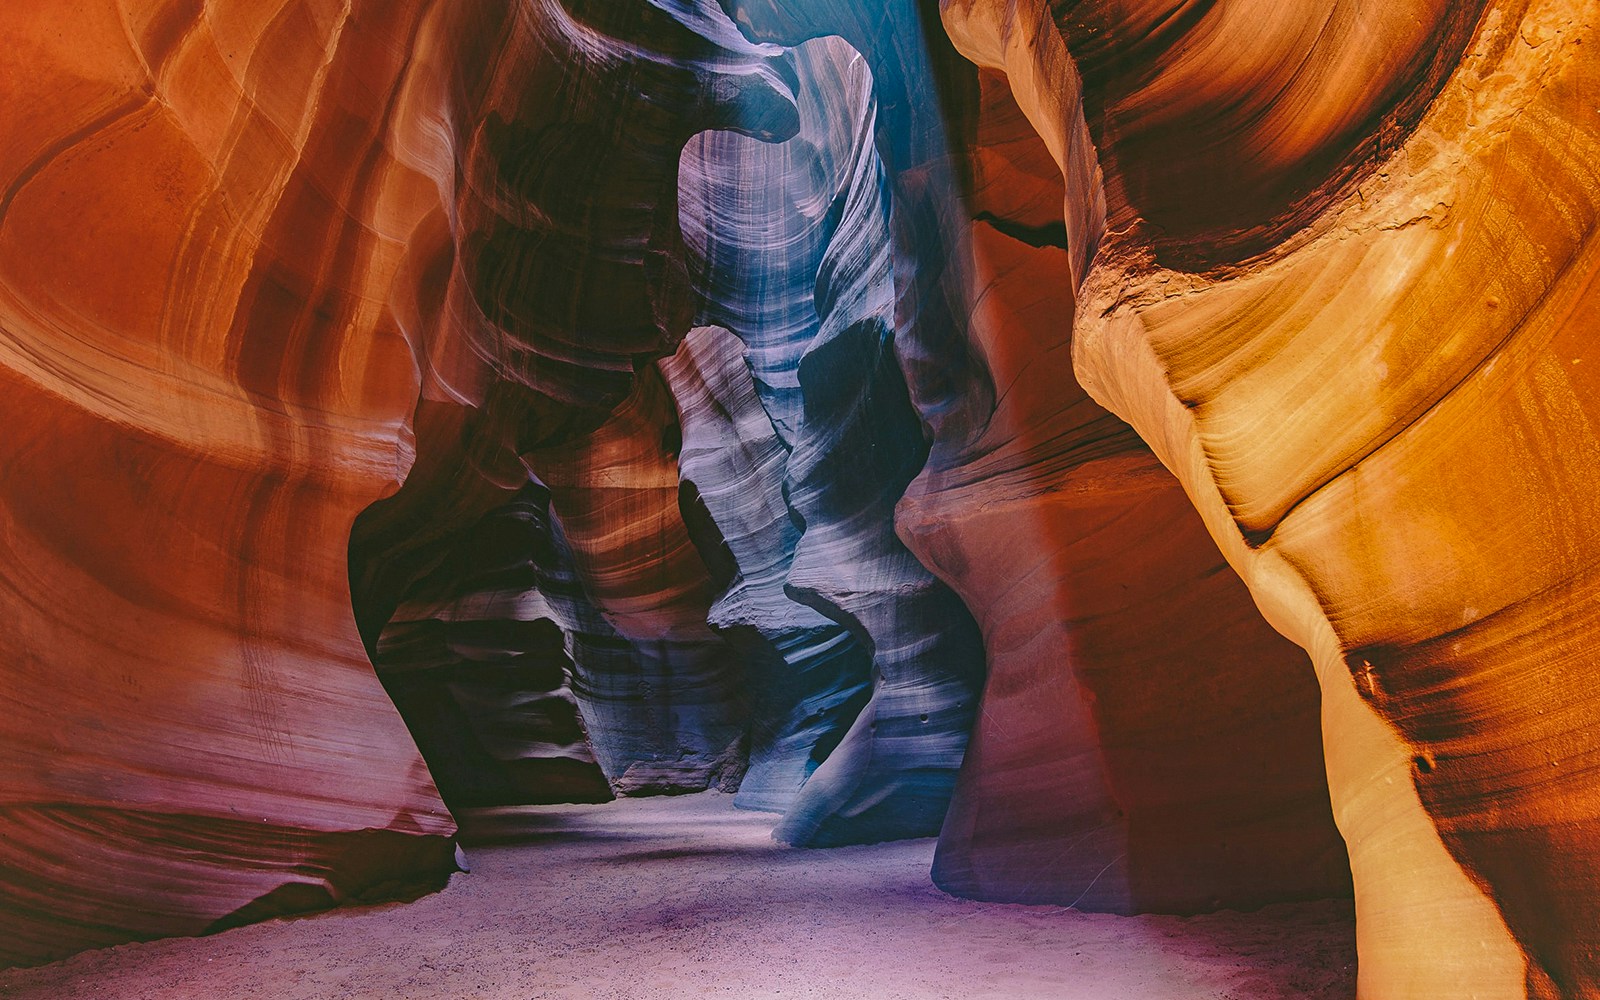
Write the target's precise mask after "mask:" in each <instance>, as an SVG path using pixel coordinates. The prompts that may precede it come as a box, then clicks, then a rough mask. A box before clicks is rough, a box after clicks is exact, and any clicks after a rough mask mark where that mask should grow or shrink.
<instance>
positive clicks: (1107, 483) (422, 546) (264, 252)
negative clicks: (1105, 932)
mask: <svg viewBox="0 0 1600 1000" xmlns="http://www.w3.org/2000/svg"><path fill="white" fill-rule="evenodd" d="M934 7H935V5H933V4H930V3H921V2H918V0H883V2H879V3H872V4H862V3H855V2H847V0H813V2H806V3H787V2H778V0H721V2H719V0H521V2H512V0H456V2H448V3H447V2H444V0H388V2H384V3H377V2H370V0H348V2H328V0H298V2H292V3H291V2H287V0H285V2H281V3H278V2H267V3H258V2H251V3H246V2H243V0H209V2H206V0H195V2H177V0H91V2H88V3H83V4H68V3H65V2H61V0H47V2H43V3H36V4H11V5H9V6H7V7H5V8H4V9H3V10H0V38H4V40H5V41H6V43H7V50H8V54H7V63H6V65H5V66H4V67H0V97H3V98H4V99H5V100H4V102H3V104H0V107H3V110H0V423H3V425H4V426H5V427H6V429H7V431H8V433H7V434H6V435H5V436H4V438H3V440H0V616H3V617H4V619H5V623H6V628H5V629H3V630H0V695H3V697H4V699H5V701H6V704H7V705H8V706H10V710H8V711H7V712H6V713H5V717H4V719H3V720H0V757H3V759H4V762H5V767H4V768H3V769H0V931H3V932H4V937H3V939H0V961H3V962H7V963H12V962H35V961H43V960H48V959H50V958H52V957H56V956H59V955H62V954H65V953H68V952H70V951H73V950H76V949H80V948H84V947H91V946H95V945H100V944H107V943H113V942H116V941H121V940H128V939H131V938H138V937H149V936H156V935H162V934H180V933H197V932H202V931H205V930H207V929H211V928H217V927H223V926H228V925H231V924H235V923H239V922H242V921H247V920H251V919H258V918H261V917H263V916H267V915H270V914H272V913H275V912H284V911H291V910H304V909H310V908H315V907H317V906H325V905H329V904H331V903H334V902H338V901H341V900H345V899H359V898H364V897H365V896H367V895H369V894H371V893H374V892H377V891H383V892H388V893H391V894H392V893H396V892H400V893H403V892H407V891H416V890H418V889H423V888H427V887H429V886H436V885H438V884H440V883H441V882H442V881H443V879H444V878H445V876H446V875H447V874H448V873H449V872H450V871H451V870H452V869H453V867H454V860H453V852H452V843H451V841H452V838H453V836H454V833H455V827H454V823H453V821H452V819H451V816H450V814H449V812H448V810H447V803H448V805H449V807H451V808H458V807H462V806H472V805H485V804H503V803H510V802H527V801H536V800H541V799H549V798H575V797H586V798H604V797H605V796H607V795H610V794H613V793H621V794H633V793H648V792H670V791H681V790H688V789H698V788H704V787H707V786H708V785H720V786H721V787H725V788H732V787H734V786H735V785H739V786H740V792H739V794H740V803H741V804H743V805H748V806H754V807H757V808H767V809H776V810H782V811H783V812H784V817H783V819H782V822H781V823H780V826H779V835H780V836H781V837H783V838H784V839H786V840H788V841H790V842H792V843H795V844H801V845H813V846H824V845H831V844H839V843H848V842H854V841H861V840H870V839H876V838H881V837H892V836H907V835H924V834H932V833H934V832H937V831H942V832H941V841H940V848H939V853H938V860H937V862H936V866H935V872H934V875H935V877H936V879H937V880H938V881H939V882H940V884H942V885H944V886H946V887H948V888H950V889H951V890H952V891H957V892H961V893H966V894H971V895H978V896H983V897H986V898H995V899H1017V900H1026V901H1036V902H1037V901H1047V902H1055V903H1068V904H1075V905H1079V906H1081V907H1084V908H1094V909H1105V910H1115V911H1124V912H1125V911H1130V910H1148V909H1161V910H1171V911H1177V912H1192V911H1196V910H1200V909H1206V908H1211V907H1216V906H1230V905H1231V906H1251V905H1259V904H1260V903H1262V902H1265V901H1267V900H1270V899H1277V898H1286V897H1295V896H1304V895H1316V894H1325V893H1330V892H1339V891H1345V890H1346V888H1347V878H1348V877H1349V876H1351V875H1353V878H1354V890H1355V893H1356V899H1357V909H1358V919H1359V936H1360V948H1361V973H1360V975H1361V990H1362V995H1363V996H1364V997H1366V998H1369V1000H1376V998H1386V1000H1387V998H1406V1000H1410V998H1416V1000H1421V998H1428V1000H1433V998H1455V997H1466V996H1470V995H1486V996H1494V997H1520V996H1527V997H1535V998H1539V1000H1544V998H1552V997H1560V998H1569V997H1593V996H1600V936H1597V935H1600V909H1597V907H1600V903H1597V902H1596V900H1600V860H1597V859H1600V779H1597V778H1596V775H1597V774H1600V770H1597V767H1596V761H1597V759H1600V736H1597V735H1596V734H1597V733H1600V701H1597V697H1596V694H1595V685H1594V683H1593V677H1594V664H1593V659H1594V657H1593V652H1592V651H1593V649H1594V648H1595V645H1596V641H1597V639H1600V618H1597V616H1596V614H1595V612H1594V604H1595V600H1596V597H1597V595H1600V588H1597V585H1596V580H1597V579H1600V576H1597V570H1596V565H1597V563H1596V559H1597V554H1600V537H1597V535H1596V532H1597V531H1600V528H1597V527H1596V526H1597V525H1600V474H1597V473H1596V469H1597V468H1600V434H1597V432H1596V431H1595V429H1594V426H1595V422H1596V421H1597V420H1600V413H1597V412H1596V403H1595V400H1596V399H1600V393H1597V390H1600V386H1597V385H1595V384H1594V382H1595V380H1596V379H1600V375H1597V374H1595V371H1596V367H1597V366H1600V358H1597V357H1595V356H1594V355H1595V350H1594V348H1593V341H1594V332H1595V326H1596V322H1597V319H1596V317H1597V316H1600V294H1597V293H1596V291H1595V288H1596V281H1595V279H1596V274H1597V273H1600V264H1597V259H1600V258H1597V254H1600V249H1597V248H1596V240H1595V231H1596V218H1597V214H1600V170H1597V167H1596V164H1600V117H1597V114H1600V112H1597V111H1596V109H1600V67H1597V65H1596V62H1597V60H1600V52H1597V47H1600V25H1597V18H1600V7H1597V5H1596V3H1595V2H1594V0H1517V2H1511V0H1504V2H1502V0H1471V2H1459V3H1446V2H1441V0H1407V2H1398V3H1388V4H1376V3H1368V4H1357V3H1353V2H1344V0H1329V2H1327V3H1316V4H1313V3H1287V4H1286V3H1281V2H1267V0H1236V2H1229V3H1210V2H1200V3H1187V2H1185V3H1179V2H1161V0H1057V2H1052V3H1046V2H1044V0H943V2H942V3H940V4H938V5H937V7H938V17H937V18H935V16H934ZM1219 550H1220V551H1219ZM1230 567H1231V569H1230ZM1257 608H1259V610H1260V612H1261V613H1260V614H1258V613H1257V610H1256V609H1257ZM1263 616H1264V619H1265V621H1263ZM1267 622H1270V624H1271V626H1272V629H1275V630H1276V633H1281V636H1280V635H1279V634H1275V633H1274V631H1272V630H1270V629H1269V628H1268V627H1267V625H1266V623H1267ZM1282 637H1287V638H1288V639H1289V640H1292V641H1293V643H1294V644H1297V646H1298V648H1296V646H1295V645H1291V644H1289V643H1288V642H1286V641H1285V640H1284V638H1282ZM1307 653H1309V655H1310V658H1311V666H1312V669H1311V670H1307V669H1306V662H1305V655H1306V654H1307ZM374 666H376V669H374ZM1313 679H1314V681H1315V684H1316V686H1315V687H1313ZM397 708H398V711H397ZM1319 729H1320V732H1321V735H1322V740H1321V745H1320V747H1319V746H1318V743H1317V739H1316V734H1317V733H1318V731H1319ZM969 736H970V752H967V751H968V744H969ZM747 768H748V770H746V769H747ZM1324 769H1325V771H1324ZM1324 773H1325V775H1326V779H1327V780H1326V782H1325V781H1324ZM741 782H742V784H741ZM441 793H442V795H441ZM947 807H948V808H947ZM1335 821H1336V822H1337V832H1338V833H1341V834H1342V835H1343V842H1344V844H1345V845H1347V846H1348V848H1349V853H1348V870H1347V868H1346V856H1345V854H1344V852H1343V850H1342V849H1341V844H1340V841H1339V839H1338V838H1337V837H1336V836H1335V828H1334V826H1333V825H1332V824H1333V823H1334V822H1335Z"/></svg>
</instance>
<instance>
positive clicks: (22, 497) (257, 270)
mask: <svg viewBox="0 0 1600 1000" xmlns="http://www.w3.org/2000/svg"><path fill="white" fill-rule="evenodd" d="M377 6H378V5H366V4H357V5H355V6H354V7H352V6H351V5H348V4H342V3H341V4H334V3H316V2H310V3H305V4H298V5H295V6H293V7H281V8H277V7H269V6H262V5H259V4H243V3H216V4H210V5H205V6H201V5H179V4H141V5H133V9H131V10H126V11H124V10H121V9H119V6H118V5H116V4H111V3H89V4H81V5H63V4H45V5H8V6H7V7H6V8H5V10H4V11H3V12H0V35H3V37H5V39H6V40H7V50H8V55H7V67H6V69H5V71H4V73H3V79H4V81H5V82H4V92H5V97H6V100H5V107H6V110H5V112H4V114H3V115H0V136H3V139H0V423H3V424H4V426H5V427H6V429H7V433H6V434H5V436H4V441H3V443H0V497H3V501H0V550H3V552H0V608H3V609H4V610H3V617H4V618H5V621H6V627H5V628H4V629H3V630H0V662H3V664H4V669H3V670H0V698H3V700H4V702H5V703H6V704H7V706H9V708H8V710H7V711H6V712H5V713H4V718H3V719H0V748H3V750H0V756H3V757H4V759H5V762H6V766H5V767H4V768H3V769H0V824H3V834H0V898H3V900H4V902H3V905H0V961H5V962H8V963H12V962H37V961H40V960H44V959H48V958H52V957H56V956H59V955H62V954H65V953H68V952H71V951H74V950H77V949H80V948H83V947H86V946H93V945H105V944H111V943H115V942H118V941H124V940H128V939H130V938H134V937H149V936H153V935H160V934H174V933H198V932H201V931H203V930H205V929H207V928H209V927H212V926H216V925H218V924H219V922H227V921H229V920H232V919H245V918H247V917H260V916H264V915H268V914H270V913H272V912H274V911H276V910H283V909H303V908H306V907H308V906H313V905H327V904H328V903H329V902H330V901H338V900H341V899H347V898H352V897H355V896H358V895H360V894H361V893H363V892H364V891H367V890H369V889H372V888H374V887H377V886H379V885H380V884H383V883H390V882H394V881H395V880H410V881H414V882H421V883H429V884H438V883H439V882H442V880H443V878H444V877H445V875H446V873H448V872H449V871H450V870H452V869H453V867H454V865H453V861H452V848H451V845H450V837H451V836H452V834H453V833H454V825H453V823H452V822H451V819H450V817H449V815H448V814H447V813H446V812H445V810H444V807H443V805H442V804H441V803H440V801H439V797H438V793H437V792H436V791H435V789H434V785H433V782H432V781H431V780H430V778H429V775H428V772H427V769H426V768H425V767H424V765H423V762H422V760H421V758H420V757H419V756H418V754H417V751H416V748H415V746H414V745H413V743H412V741H411V739H410V737H409V736H408V735H407V733H406V730H405V727H404V725H403V724H402V723H401V721H400V718H399V716H398V715H397V714H396V712H395V710H394V707H393V706H392V704H391V703H390V702H389V699H388V698H387V697H386V696H385V694H384V692H383V689H382V687H381V686H380V685H379V683H378V681H377V678H376V677H375V676H374V674H373V671H372V667H371V665H370V664H369V663H368V662H367V659H366V657H365V656H364V655H363V652H362V647H361V643H360V640H359V638H358V636H357V634H356V630H355V627H354V623H353V622H352V621H351V615H350V595H349V588H348V584H347V579H346V566H345V557H344V551H345V544H346V540H347V539H348V536H349V531H350V525H351V522H352V520H353V519H354V518H355V516H356V515H357V513H358V512H359V511H360V510H361V509H362V508H363V507H364V506H366V505H367V504H369V503H371V502H372V501H373V500H374V499H376V498H377V497H379V496H380V495H382V494H383V493H385V492H387V491H389V490H391V489H393V487H394V485H395V483H396V481H397V479H398V477H399V476H400V475H402V474H403V472H404V469H405V465H406V463H407V461H408V455H407V454H406V449H405V447H404V446H403V444H402V443H401V435H400V430H401V426H402V424H403V421H404V419H405V416H406V414H407V412H408V411H409V409H410V407H411V406H412V404H413V402H414V399H415V391H416V389H415V385H416V383H415V375H414V363H413V360H412V352H411V348H410V346H409V345H408V344H407V343H406V341H405V340H404V339H403V338H402V337H401V336H400V334H399V331H398V330H397V328H396V324H395V323H394V322H393V320H392V319H390V318H388V317H387V316H386V315H385V314H384V312H383V310H382V309H381V308H379V307H378V306H377V304H378V303H381V302H382V301H383V300H384V298H385V296H386V294H387V290H388V288H389V286H390V284H391V283H392V281H393V278H394V273H395V267H396V264H397V262H398V260H399V258H400V255H401V246H402V243H403V240H404V238H405V235H406V233H407V231H408V229H409V227H410V225H411V224H412V223H413V222H414V220H415V219H416V218H418V217H419V216H420V214H421V213H422V212H423V211H424V210H425V206H424V205H423V204H421V203H420V202H419V200H418V199H417V197H416V196H415V194H416V193H415V191H411V190H406V189H404V188H403V186H402V188H401V189H392V188H388V187H387V186H386V184H385V181H386V180H387V179H388V178H390V177H392V175H393V174H394V172H395V171H397V170H398V169H399V167H398V165H397V164H396V162H395V158H394V156H393V155H392V153H391V152H390V150H389V147H388V146H387V144H386V140H385V135H384V130H385V121H384V118H383V110H382V109H383V108H384V107H385V106H386V105H387V104H388V103H389V102H392V101H393V100H395V99H396V95H397V94H398V93H399V92H400V91H401V90H402V89H403V86H404V79H405V73H406V70H407V65H408V60H407V54H408V52H409V51H410V50H411V48H412V45H413V39H414V36H415V33H416V32H417V30H418V27H419V18H420V14H421V11H420V9H419V5H416V4H404V3H401V4H384V5H381V6H382V10H381V11H379V10H378V9H377ZM256 54H259V58H254V57H253V56H254V55H256ZM380 192H382V193H383V196H380Z"/></svg>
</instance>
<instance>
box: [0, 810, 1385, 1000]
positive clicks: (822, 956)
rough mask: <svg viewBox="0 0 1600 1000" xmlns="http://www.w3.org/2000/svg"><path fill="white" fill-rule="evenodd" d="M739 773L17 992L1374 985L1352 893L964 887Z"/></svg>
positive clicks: (927, 856) (1018, 991)
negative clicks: (744, 806) (732, 784)
mask: <svg viewBox="0 0 1600 1000" xmlns="http://www.w3.org/2000/svg"><path fill="white" fill-rule="evenodd" d="M730 803H731V797H730V796H725V795H720V794H717V793H706V794H702V795H694V796H684V797H678V798H656V799H631V800H624V801H620V802H616V803H612V804H609V805H602V806H558V807H544V808H539V809H527V810H506V811H499V812H494V813H488V814H480V815H478V816H476V817H474V818H473V819H472V820H471V825H470V828H469V829H470V832H471V833H473V834H474V835H475V837H477V838H478V839H479V840H480V841H485V840H487V841H494V842H492V843H479V845H478V846H476V847H471V848H469V849H468V851H467V856H468V859H469V861H470V863H471V866H472V872H471V873H470V874H463V875H457V876H455V877H454V878H453V879H452V880H451V882H450V887H449V888H448V889H446V890H445V891H444V892H441V893H437V894H435V895H432V896H428V897H425V898H423V899H420V900H417V901H416V902H413V903H409V904H390V905H384V906H377V907H366V908H350V909H343V910H337V911H334V912H331V913H325V914H321V915H317V916H312V917H305V918H299V919H293V920H275V921H271V922H268V923H265V924H257V925H255V926H251V927H243V928H239V929H237V930H231V931H227V932H224V933H222V934H217V935H213V936H211V937H205V938H184V939H176V940H167V941H156V942H150V943H147V944H133V945H123V946H121V947H118V948H109V949H106V950H103V951H97V952H89V953H85V954H82V955H78V956H76V957H74V958H70V959H68V960H66V961H64V962H58V963H56V964H54V965H49V966H44V967H42V968H37V969H22V970H15V971H11V972H4V973H0V997H6V998H15V1000H73V998H85V1000H87V998H94V1000H135V998H205V1000H211V998H218V1000H222V998H226V1000H255V998H260V1000H335V998H345V1000H358V998H359V1000H368V998H374V1000H375V998H385V1000H388V998H396V1000H466V998H483V1000H540V998H585V1000H588V998H594V1000H613V998H615V1000H623V998H626V1000H646V998H665V997H727V998H732V1000H744V998H754V997H816V998H822V997H837V998H852V1000H853V998H871V1000H896V998H903V1000H923V998H936V997H938V998H945V997H948V998H963V1000H964V998H968V997H972V998H979V997H981V998H996V1000H999V998H1005V1000H1019V998H1035V997H1040V998H1042V997H1050V998H1071V1000H1213V998H1214V1000H1269V998H1271V1000H1277V998H1283V1000H1289V998H1293V1000H1350V998H1351V997H1353V996H1354V995H1355V932H1354V918H1353V915H1352V908H1351V905H1350V904H1349V903H1348V902H1323V903H1305V904H1290V905H1280V906H1271V907H1267V908H1266V909H1263V910H1260V911H1258V912H1254V913H1234V912H1227V913H1218V914H1212V915H1208V916H1202V917H1189V918H1180V917H1116V916H1106V915H1101V914H1090V913H1078V912H1075V911H1072V910H1068V909H1063V908H1060V907H1052V906H1010V905H1002V904H994V903H974V902H970V901H967V900H960V899H954V898H952V897H950V896H946V895H945V894H943V893H942V892H940V891H939V890H938V889H936V888H935V887H934V886H933V884H932V882H930V881H929V879H928V868H929V864H930V863H931V861H932V858H933V846H934V845H933V841H931V840H914V841H901V842H899V843H893V844H878V845H874V846H871V847H846V848H839V849H835V850H824V851H806V850H792V849H787V848H784V847H781V846H779V845H777V844H775V843H773V841H772V839H771V836H770V831H771V829H772V825H773V822H774V819H775V817H773V816H771V815H768V814H762V813H749V812H743V811H738V810H735V809H733V808H732V806H731V804H730Z"/></svg>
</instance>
